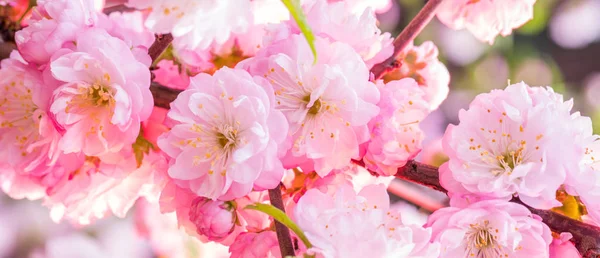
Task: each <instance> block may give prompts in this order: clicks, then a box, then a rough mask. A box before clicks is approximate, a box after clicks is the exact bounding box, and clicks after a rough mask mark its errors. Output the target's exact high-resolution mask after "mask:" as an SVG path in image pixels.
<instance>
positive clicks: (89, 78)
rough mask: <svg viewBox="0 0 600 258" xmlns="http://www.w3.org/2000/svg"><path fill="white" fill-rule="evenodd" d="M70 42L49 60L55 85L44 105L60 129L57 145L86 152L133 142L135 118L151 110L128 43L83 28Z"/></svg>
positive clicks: (141, 68)
mask: <svg viewBox="0 0 600 258" xmlns="http://www.w3.org/2000/svg"><path fill="white" fill-rule="evenodd" d="M76 43H77V46H76V48H75V49H74V50H67V49H65V50H63V51H61V52H59V53H57V54H55V55H56V57H55V59H54V60H53V61H52V63H50V70H51V71H52V75H53V76H54V77H55V78H56V79H57V80H59V81H60V83H61V86H60V88H58V89H57V90H56V91H55V92H54V97H53V101H52V105H51V107H50V111H51V112H52V113H53V115H54V116H55V118H56V122H57V124H58V126H60V127H61V128H62V129H64V130H65V133H64V135H63V138H62V139H61V142H60V143H59V145H60V148H61V150H63V151H64V152H65V153H76V152H83V153H84V154H85V155H88V156H96V155H101V154H104V153H109V152H113V153H114V152H118V151H120V150H121V149H122V148H123V147H124V146H126V145H129V144H132V143H133V142H134V141H135V139H136V137H137V135H138V133H139V131H140V122H141V121H143V120H145V119H147V118H148V117H149V116H150V113H151V112H152V106H153V99H152V94H151V93H150V90H149V87H150V72H149V71H148V67H147V66H146V65H145V64H143V63H141V62H139V61H138V60H137V59H136V58H135V56H134V55H133V53H132V51H131V50H130V47H129V46H127V45H126V44H125V43H124V42H123V41H122V40H120V39H117V38H115V37H112V36H110V35H108V33H107V32H106V31H104V30H101V29H87V30H86V31H84V32H82V33H80V34H79V35H78V38H77V41H76ZM122 63H127V65H126V66H122V65H120V64H122Z"/></svg>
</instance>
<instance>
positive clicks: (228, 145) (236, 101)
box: [158, 68, 287, 200]
mask: <svg viewBox="0 0 600 258" xmlns="http://www.w3.org/2000/svg"><path fill="white" fill-rule="evenodd" d="M274 108H275V100H274V98H273V95H272V91H271V89H270V86H268V83H267V82H266V81H265V80H264V79H261V78H259V77H254V78H252V77H251V76H250V75H249V74H248V73H247V72H245V71H243V70H239V69H235V70H234V69H229V68H223V69H221V70H219V71H217V72H216V73H215V74H214V76H210V75H207V74H200V75H198V76H196V77H194V78H192V82H191V84H190V87H189V88H188V89H187V90H186V91H184V92H183V93H181V94H180V95H179V96H178V98H177V100H175V101H174V102H173V103H171V110H170V111H169V113H168V117H169V119H171V120H172V124H173V128H172V130H171V131H170V132H168V133H167V134H165V135H163V136H162V137H160V138H159V140H158V145H159V146H160V148H161V149H162V150H163V151H164V152H165V153H166V154H167V155H168V156H170V157H171V158H172V159H171V162H170V163H171V165H170V168H169V176H170V177H171V178H173V179H174V180H175V181H176V183H177V184H178V185H180V186H182V187H185V188H188V189H190V190H192V192H194V193H196V194H197V195H199V196H202V197H207V198H210V199H223V200H231V199H234V198H237V197H242V196H244V195H246V194H248V193H249V192H250V191H251V190H252V189H253V188H255V189H270V188H273V187H275V186H277V185H278V184H279V182H280V181H281V178H282V177H283V167H282V165H281V162H280V161H279V159H278V144H279V143H281V142H282V141H283V140H284V139H285V135H286V133H287V123H286V121H285V117H284V116H283V115H282V113H281V112H280V111H277V110H275V109H274Z"/></svg>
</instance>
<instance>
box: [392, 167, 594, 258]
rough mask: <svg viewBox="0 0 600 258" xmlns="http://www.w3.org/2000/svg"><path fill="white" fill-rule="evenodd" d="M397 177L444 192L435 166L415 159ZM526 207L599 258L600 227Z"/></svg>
mask: <svg viewBox="0 0 600 258" xmlns="http://www.w3.org/2000/svg"><path fill="white" fill-rule="evenodd" d="M396 177H397V178H400V179H404V180H407V181H411V182H415V183H418V184H421V185H424V186H427V187H430V188H432V189H435V190H438V191H442V192H446V190H445V189H444V188H443V187H442V186H441V185H440V183H439V173H438V170H437V168H436V167H433V166H429V165H426V164H422V163H419V162H416V161H409V162H408V163H407V164H406V166H404V167H402V168H399V169H398V173H397V174H396ZM512 201H513V202H516V203H520V204H523V203H522V202H521V201H520V200H519V199H518V198H514V199H513V200H512ZM523 205H524V206H525V207H527V208H528V209H529V210H530V211H531V213H533V214H536V215H538V216H540V217H541V218H542V220H543V221H544V223H546V225H548V227H550V229H552V231H554V232H557V233H561V232H570V233H571V234H573V242H574V243H575V246H576V247H577V250H579V252H580V253H581V254H583V255H584V257H594V258H600V228H599V227H596V226H594V225H590V224H586V223H583V222H581V221H577V220H574V219H571V218H569V217H566V216H563V215H561V214H558V213H556V212H552V211H549V210H538V209H534V208H532V207H529V206H527V205H525V204H523Z"/></svg>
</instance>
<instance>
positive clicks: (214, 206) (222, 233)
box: [190, 197, 237, 241]
mask: <svg viewBox="0 0 600 258" xmlns="http://www.w3.org/2000/svg"><path fill="white" fill-rule="evenodd" d="M234 209H235V208H234V203H233V202H230V201H227V202H224V201H213V200H210V199H207V198H204V197H198V198H196V199H194V201H193V202H192V207H191V209H190V221H191V222H192V223H194V225H196V231H197V232H198V234H201V235H204V236H206V237H208V239H209V240H212V241H219V240H222V239H223V238H225V237H227V236H228V235H229V234H231V232H233V229H234V228H235V222H236V219H237V216H236V215H235V210H234Z"/></svg>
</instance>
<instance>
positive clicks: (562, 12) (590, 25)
mask: <svg viewBox="0 0 600 258" xmlns="http://www.w3.org/2000/svg"><path fill="white" fill-rule="evenodd" d="M599 15H600V2H598V1H594V0H584V1H568V2H563V3H562V4H561V5H560V6H559V7H558V8H557V9H556V12H555V13H554V15H553V16H552V19H551V20H550V25H549V26H548V27H549V31H550V37H551V38H552V40H554V42H556V43H557V44H558V45H560V46H561V47H563V48H583V47H585V46H587V45H589V44H591V43H592V42H594V41H596V40H598V39H600V24H599V23H598V22H596V21H597V18H598V16H599Z"/></svg>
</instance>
